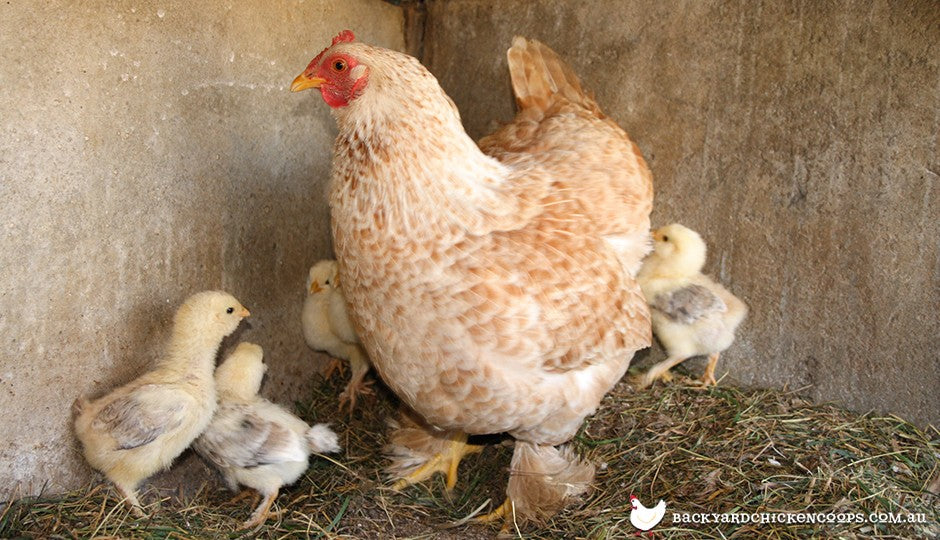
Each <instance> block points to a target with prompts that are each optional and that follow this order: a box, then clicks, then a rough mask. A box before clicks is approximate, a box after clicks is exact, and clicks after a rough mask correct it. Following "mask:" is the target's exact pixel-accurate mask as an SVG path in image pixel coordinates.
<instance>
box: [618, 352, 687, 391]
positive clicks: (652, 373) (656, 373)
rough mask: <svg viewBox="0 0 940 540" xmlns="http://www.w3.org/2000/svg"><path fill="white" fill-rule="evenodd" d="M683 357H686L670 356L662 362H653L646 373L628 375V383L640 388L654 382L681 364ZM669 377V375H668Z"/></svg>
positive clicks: (663, 377)
mask: <svg viewBox="0 0 940 540" xmlns="http://www.w3.org/2000/svg"><path fill="white" fill-rule="evenodd" d="M685 359H686V357H684V356H670V357H669V358H666V359H665V360H663V361H662V362H659V363H658V364H655V365H654V366H653V367H651V368H650V369H649V371H647V372H646V373H642V374H640V375H635V376H632V377H630V384H632V385H633V386H634V387H635V388H636V389H637V390H642V389H643V388H646V387H648V386H649V385H651V384H653V383H654V382H656V380H657V379H665V378H666V377H667V375H666V374H667V373H669V370H670V369H672V368H673V367H675V366H677V365H679V364H681V363H682V362H683V361H684V360H685ZM669 377H671V375H669ZM670 380H671V379H670Z"/></svg>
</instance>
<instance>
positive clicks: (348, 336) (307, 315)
mask: <svg viewBox="0 0 940 540" xmlns="http://www.w3.org/2000/svg"><path fill="white" fill-rule="evenodd" d="M302 321H303V331H304V339H305V340H306V342H307V345H308V346H309V347H310V348H311V349H314V350H318V351H326V352H327V353H329V354H330V356H332V357H334V358H339V359H342V360H346V361H348V362H349V367H350V371H351V372H352V373H351V375H350V377H349V383H348V384H347V385H346V388H345V390H343V393H342V394H340V402H341V403H343V402H348V403H349V410H350V412H351V411H352V410H353V408H354V407H355V406H356V398H357V396H358V395H359V394H366V393H369V392H371V390H370V389H369V387H368V383H367V382H365V376H366V374H367V373H368V372H369V356H368V355H367V354H366V351H365V350H364V349H363V348H362V345H360V343H359V335H358V334H357V333H356V330H355V328H354V326H353V323H352V320H350V318H349V310H348V309H347V306H346V296H345V295H344V294H343V289H342V287H341V286H340V283H339V266H338V264H337V262H336V261H335V260H332V259H324V260H322V261H319V262H318V263H316V264H315V265H313V266H312V267H310V273H309V275H308V276H307V297H306V298H305V300H304V308H303V312H302ZM330 371H332V368H331V369H330Z"/></svg>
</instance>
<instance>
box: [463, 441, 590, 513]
mask: <svg viewBox="0 0 940 540" xmlns="http://www.w3.org/2000/svg"><path fill="white" fill-rule="evenodd" d="M593 480H594V465H593V464H591V463H589V462H586V461H582V460H581V459H580V458H579V457H578V456H577V455H575V453H574V451H573V450H572V449H571V448H570V447H567V446H563V447H560V448H555V447H554V446H548V445H537V444H532V443H529V442H524V441H516V448H515V450H514V451H513V454H512V463H511V464H510V469H509V485H508V486H507V487H506V502H504V503H503V504H502V505H500V506H499V508H497V509H496V510H493V511H492V512H490V513H489V514H487V515H485V516H482V517H479V518H476V519H475V520H474V521H477V522H479V523H492V522H494V521H497V520H499V519H502V520H503V530H504V531H505V530H507V529H508V528H509V526H510V524H512V523H514V522H526V521H536V522H539V523H542V522H545V521H547V520H548V519H549V518H550V517H552V516H553V515H555V514H556V513H557V512H558V511H560V510H561V509H563V508H564V507H566V506H568V505H569V504H571V503H574V502H577V501H578V500H580V498H581V496H583V495H585V494H587V493H588V492H589V491H590V490H591V482H592V481H593Z"/></svg>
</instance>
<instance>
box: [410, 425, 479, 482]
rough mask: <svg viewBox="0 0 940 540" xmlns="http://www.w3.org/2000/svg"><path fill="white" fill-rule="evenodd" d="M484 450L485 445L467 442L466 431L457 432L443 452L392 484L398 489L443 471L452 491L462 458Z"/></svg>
mask: <svg viewBox="0 0 940 540" xmlns="http://www.w3.org/2000/svg"><path fill="white" fill-rule="evenodd" d="M482 450H483V447H482V446H480V445H476V444H467V434H466V433H455V434H453V435H452V436H451V437H450V443H449V444H448V445H447V446H446V447H445V449H444V450H443V451H441V453H439V454H435V455H434V456H432V457H431V458H430V459H428V460H427V461H426V462H425V463H424V464H423V465H421V466H420V467H418V468H416V469H415V470H414V471H412V472H411V473H409V474H407V475H406V476H403V477H401V478H399V479H398V480H397V481H396V482H395V483H394V484H392V489H394V490H395V491H398V490H400V489H402V488H405V487H407V486H410V485H412V484H417V483H418V482H423V481H424V480H427V479H428V478H430V477H431V476H433V475H434V474H435V473H443V474H445V475H446V476H447V480H446V482H445V484H444V486H445V488H446V489H447V491H451V490H452V489H454V486H455V485H457V467H458V466H460V460H462V459H463V457H464V456H466V455H468V454H475V453H477V452H480V451H482Z"/></svg>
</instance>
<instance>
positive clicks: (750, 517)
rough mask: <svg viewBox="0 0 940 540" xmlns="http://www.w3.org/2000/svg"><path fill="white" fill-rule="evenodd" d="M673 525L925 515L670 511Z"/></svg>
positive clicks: (920, 517) (921, 519) (918, 518)
mask: <svg viewBox="0 0 940 540" xmlns="http://www.w3.org/2000/svg"><path fill="white" fill-rule="evenodd" d="M672 523H673V525H675V524H679V523H698V524H710V523H734V524H743V523H777V524H787V525H794V524H810V525H812V524H816V523H927V514H907V513H893V512H873V513H871V514H868V515H865V514H864V513H862V512H847V513H838V514H837V513H834V512H829V513H825V512H816V513H773V512H755V513H727V514H710V513H679V512H673V514H672Z"/></svg>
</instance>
